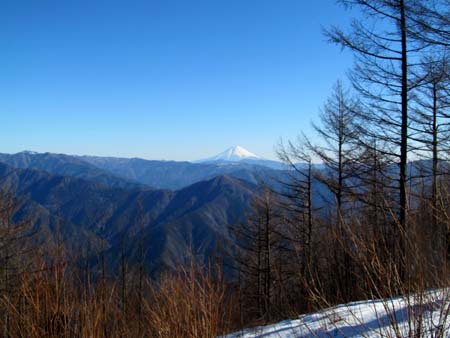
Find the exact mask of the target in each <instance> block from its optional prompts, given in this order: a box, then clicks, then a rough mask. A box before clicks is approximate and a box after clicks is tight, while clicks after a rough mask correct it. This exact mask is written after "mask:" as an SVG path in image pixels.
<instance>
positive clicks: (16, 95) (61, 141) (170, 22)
mask: <svg viewBox="0 0 450 338" xmlns="http://www.w3.org/2000/svg"><path fill="white" fill-rule="evenodd" d="M350 15H351V13H347V12H345V11H344V10H343V9H342V8H340V7H339V6H338V5H336V4H335V1H334V0H317V1H306V0H142V1H137V0H126V1H125V0H122V1H116V0H51V1H50V0H39V1H36V0H28V1H25V0H2V1H1V3H0V69H1V72H0V118H1V120H0V124H1V132H0V144H1V146H0V152H18V151H21V150H25V149H27V150H35V151H40V152H44V151H50V152H63V153H71V154H95V155H111V156H127V157H131V156H138V157H143V158H149V159H175V160H190V159H198V158H203V157H207V156H210V155H213V154H215V153H218V152H220V151H222V150H224V149H225V148H227V147H229V146H232V145H236V144H239V145H242V146H244V147H245V148H247V149H249V150H250V151H252V152H255V153H257V154H260V155H262V156H266V157H269V158H270V157H271V158H273V157H274V155H273V149H274V145H275V144H276V143H277V142H278V141H279V140H280V138H284V139H292V138H295V137H296V135H297V134H298V133H299V132H300V131H301V130H307V129H309V123H310V120H311V119H313V118H314V117H315V116H316V114H317V112H318V109H319V107H320V106H321V105H322V103H323V101H324V100H325V99H326V97H327V96H328V94H329V93H330V90H331V88H332V87H333V84H334V82H335V81H336V80H337V79H339V78H343V77H345V73H346V71H347V69H348V67H350V66H351V63H352V59H351V55H350V54H348V53H346V52H344V53H343V52H341V51H340V50H339V48H337V47H335V46H332V45H329V44H328V43H327V42H326V41H325V38H324V36H323V35H322V30H321V27H327V26H329V25H331V24H341V25H345V24H346V23H348V22H349V17H350Z"/></svg>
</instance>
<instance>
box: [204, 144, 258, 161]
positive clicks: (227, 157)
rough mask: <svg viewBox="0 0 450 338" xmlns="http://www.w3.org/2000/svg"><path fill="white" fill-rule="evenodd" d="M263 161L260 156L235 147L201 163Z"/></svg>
mask: <svg viewBox="0 0 450 338" xmlns="http://www.w3.org/2000/svg"><path fill="white" fill-rule="evenodd" d="M259 159H262V158H261V157H259V156H258V155H255V154H254V153H252V152H250V151H248V150H247V149H245V148H243V147H241V146H234V147H231V148H228V149H227V150H225V151H224V152H221V153H220V154H217V155H216V156H213V157H209V158H206V159H204V160H201V161H199V162H214V161H228V162H238V161H242V160H259Z"/></svg>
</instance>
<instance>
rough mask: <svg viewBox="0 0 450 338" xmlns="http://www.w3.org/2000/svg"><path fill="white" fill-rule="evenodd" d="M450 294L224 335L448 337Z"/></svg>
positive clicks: (342, 309) (343, 308)
mask: <svg viewBox="0 0 450 338" xmlns="http://www.w3.org/2000/svg"><path fill="white" fill-rule="evenodd" d="M449 296H450V289H444V290H437V291H436V290H435V291H429V292H426V293H425V294H423V295H422V297H419V296H417V295H411V296H408V297H400V298H394V299H387V300H368V301H360V302H353V303H349V304H343V305H338V306H335V307H332V308H328V309H326V310H322V311H319V312H316V313H312V314H306V315H302V316H300V317H299V318H297V319H292V320H285V321H283V322H280V323H277V324H273V325H267V326H262V327H257V328H253V329H247V330H244V331H242V332H236V333H233V334H230V335H228V336H226V338H238V337H242V338H244V337H245V338H250V337H264V338H298V337H320V338H322V337H370V338H372V337H418V336H420V337H450V320H449V318H448V316H449V313H448V312H449V311H450V307H449V302H450V297H449ZM419 330H420V335H419V334H418V333H419Z"/></svg>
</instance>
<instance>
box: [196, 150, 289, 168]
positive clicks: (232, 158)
mask: <svg viewBox="0 0 450 338" xmlns="http://www.w3.org/2000/svg"><path fill="white" fill-rule="evenodd" d="M196 162H197V163H215V164H224V165H228V164H233V163H236V164H240V163H245V164H252V165H260V166H264V167H269V168H272V169H283V168H284V165H283V163H281V162H278V161H272V160H268V159H265V158H263V157H261V156H258V155H256V154H254V153H252V152H251V151H248V150H247V149H245V148H244V147H241V146H239V145H237V146H234V147H230V148H228V149H226V150H225V151H223V152H221V153H219V154H217V155H215V156H212V157H208V158H205V159H203V160H199V161H196Z"/></svg>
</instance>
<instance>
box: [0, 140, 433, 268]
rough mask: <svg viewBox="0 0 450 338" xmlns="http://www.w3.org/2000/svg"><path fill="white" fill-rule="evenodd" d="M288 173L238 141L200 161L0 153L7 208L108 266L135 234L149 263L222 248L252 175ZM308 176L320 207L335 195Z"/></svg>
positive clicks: (264, 179)
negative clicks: (12, 201)
mask: <svg viewBox="0 0 450 338" xmlns="http://www.w3.org/2000/svg"><path fill="white" fill-rule="evenodd" d="M421 167H422V168H424V167H425V165H423V164H422V165H421ZM275 168H278V169H275ZM315 169H316V170H324V168H323V166H322V165H316V166H315ZM394 169H395V168H393V170H394ZM415 171H417V170H412V169H411V172H415ZM293 174H295V171H292V170H288V169H286V168H285V167H284V166H283V165H282V164H281V163H279V162H276V161H270V160H266V159H263V158H261V157H258V156H257V155H255V154H253V153H251V152H249V151H247V150H245V149H244V148H242V147H239V146H237V147H232V148H230V149H228V150H226V151H225V152H223V153H221V154H219V155H217V156H213V157H211V158H209V159H206V160H202V161H198V162H177V161H151V160H144V159H139V158H113V157H95V156H71V155H65V154H52V153H35V152H28V151H27V152H21V153H17V154H0V190H3V191H8V192H11V193H13V194H14V195H15V196H16V197H17V198H19V200H20V201H21V204H20V208H19V210H17V212H16V214H15V215H14V218H15V219H17V220H19V219H27V218H32V219H33V220H34V226H35V228H39V230H40V231H39V235H38V237H37V239H36V241H37V242H39V243H42V242H43V241H54V240H55V238H56V234H57V232H58V231H59V232H60V233H61V235H62V236H63V238H64V241H65V243H66V247H67V248H68V249H69V251H70V252H72V253H80V252H84V253H85V254H88V255H89V256H90V257H91V259H92V260H93V261H95V259H96V257H98V255H99V253H100V252H104V253H105V255H106V256H107V258H108V260H109V262H110V266H111V267H113V268H114V266H116V264H117V261H118V254H119V252H120V251H121V249H120V248H122V247H123V248H125V250H126V253H127V257H128V259H129V260H130V261H131V262H132V261H134V260H136V259H137V255H138V252H137V250H138V249H137V248H138V245H137V243H141V244H142V245H143V247H144V248H145V252H146V255H145V262H146V266H147V268H148V270H149V271H150V272H152V273H157V272H158V271H160V270H161V269H164V268H170V267H174V266H175V265H176V264H177V263H181V262H184V261H185V260H186V259H187V258H188V257H189V256H190V255H191V254H194V255H195V256H196V257H197V258H198V259H200V260H203V261H205V262H206V261H207V259H208V258H210V257H211V256H212V255H213V253H214V252H215V251H216V250H217V249H218V248H219V247H220V248H221V250H225V251H226V250H227V245H228V243H229V239H230V235H229V232H228V226H229V225H231V224H234V223H237V222H241V221H243V220H244V219H245V217H246V216H247V215H248V213H249V212H250V210H251V209H250V203H251V201H252V198H253V197H254V195H255V194H256V193H257V192H258V190H259V185H260V184H262V183H264V184H266V185H269V186H270V187H272V188H274V189H278V188H280V187H283V184H282V183H281V182H283V181H284V182H286V181H287V180H288V179H289V177H290V175H293ZM313 185H314V191H315V195H314V196H313V205H314V206H315V207H317V208H318V209H320V210H322V212H324V213H326V212H327V208H328V207H329V206H330V205H332V203H333V196H332V195H331V193H330V191H329V190H328V189H327V188H326V187H325V186H323V184H321V183H319V182H313ZM57 225H59V226H57ZM58 229H59V230H58ZM57 230H58V231H57Z"/></svg>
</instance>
